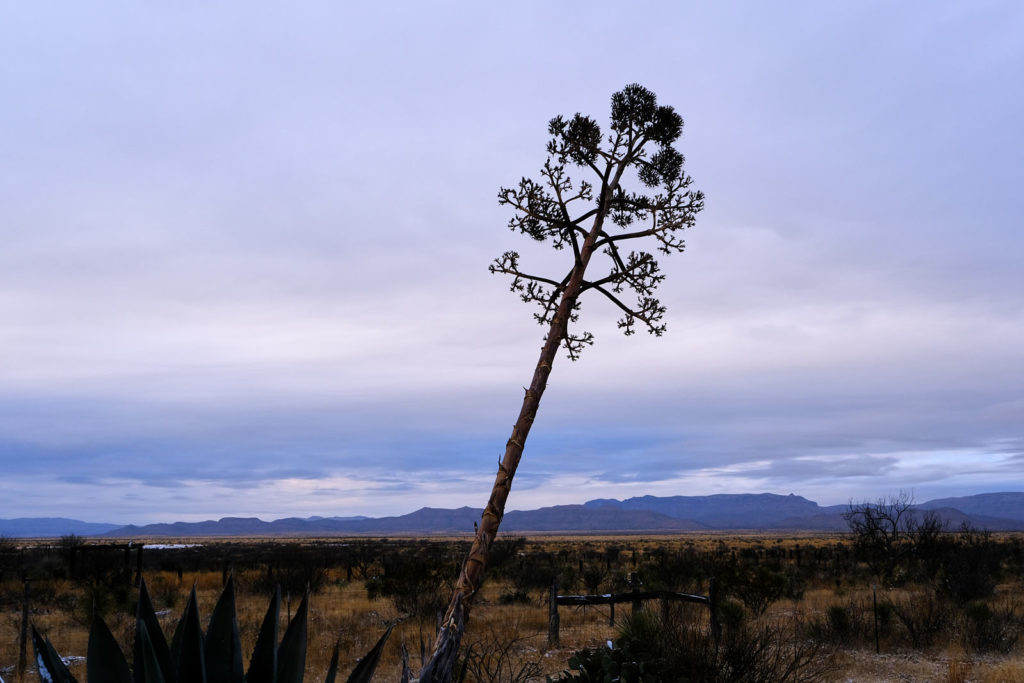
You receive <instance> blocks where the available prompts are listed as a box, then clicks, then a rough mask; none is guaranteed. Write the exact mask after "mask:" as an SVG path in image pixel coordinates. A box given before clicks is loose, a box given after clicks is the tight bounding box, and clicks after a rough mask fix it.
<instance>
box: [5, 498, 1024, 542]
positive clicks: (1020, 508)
mask: <svg viewBox="0 0 1024 683" xmlns="http://www.w3.org/2000/svg"><path fill="white" fill-rule="evenodd" d="M917 507H918V508H921V509H925V510H933V511H935V512H936V513H937V514H938V515H939V517H940V518H941V519H943V520H944V521H945V522H947V523H948V524H949V526H950V527H952V528H956V527H959V526H960V525H961V524H962V523H963V522H968V523H970V524H972V525H973V526H975V527H977V528H984V529H989V530H990V531H1018V530H1024V493H1021V492H1015V493H983V494H979V495H974V496H964V497H961V498H941V499H938V500H930V501H927V502H925V503H920V504H918V505H917ZM846 509H847V506H846V505H830V506H820V505H818V504H817V503H815V502H814V501H811V500H807V499H806V498H803V497H801V496H796V495H793V494H790V495H788V496H780V495H776V494H773V493H758V494H719V495H714V496H668V497H656V496H641V497H639V498H628V499H626V500H615V499H612V498H602V499H597V500H591V501H588V502H586V503H584V504H582V505H556V506H553V507H544V508H540V509H538V510H523V511H521V510H512V511H510V512H508V513H507V514H506V515H505V518H504V520H503V521H502V530H503V531H510V532H520V533H521V532H528V531H534V532H581V533H595V532H639V531H661V532H683V531H719V530H773V531H844V530H846V528H847V526H846V522H845V521H844V520H843V518H842V513H843V512H845V511H846ZM480 513H481V510H480V509H479V508H470V507H462V508H458V509H442V508H421V509H419V510H417V511H415V512H411V513H409V514H407V515H401V516H398V517H379V518H373V517H305V518H300V517H287V518H285V519H277V520H274V521H272V522H264V521H263V520H260V519H257V518H255V517H225V518H223V519H220V520H217V521H213V520H208V521H205V522H174V523H173V524H147V525H145V526H135V525H129V526H119V525H116V524H97V523H89V522H80V521H78V520H73V519H61V518H45V519H41V518H22V519H10V520H3V519H0V536H7V537H11V538H16V537H17V538H25V537H55V536H63V535H67V534H77V535H79V536H98V535H105V536H112V537H121V538H123V537H140V536H148V537H152V536H169V537H195V536H300V535H301V536H330V535H344V534H373V535H382V534H399V533H417V534H453V533H470V532H472V531H473V525H474V523H475V522H476V521H478V520H479V519H480Z"/></svg>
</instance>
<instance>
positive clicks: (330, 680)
mask: <svg viewBox="0 0 1024 683" xmlns="http://www.w3.org/2000/svg"><path fill="white" fill-rule="evenodd" d="M337 676H338V641H334V653H333V654H332V655H331V664H330V666H328V667H327V678H325V679H324V683H334V679H335V678H337Z"/></svg>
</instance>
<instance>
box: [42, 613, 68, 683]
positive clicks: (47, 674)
mask: <svg viewBox="0 0 1024 683" xmlns="http://www.w3.org/2000/svg"><path fill="white" fill-rule="evenodd" d="M32 647H33V648H34V649H35V651H36V666H37V667H38V669H39V680H40V681H42V682H43V683H78V681H76V680H75V677H74V676H72V675H71V672H70V671H68V668H67V667H66V666H64V662H62V661H61V659H60V655H58V654H57V651H56V650H54V649H53V645H52V644H51V643H50V639H49V638H45V639H44V638H43V637H42V636H41V635H39V631H37V630H36V627H35V626H33V627H32Z"/></svg>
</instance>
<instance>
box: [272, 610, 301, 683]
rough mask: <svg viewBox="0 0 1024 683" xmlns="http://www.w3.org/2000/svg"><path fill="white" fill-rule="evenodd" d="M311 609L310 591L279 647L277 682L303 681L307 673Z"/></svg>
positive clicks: (297, 682)
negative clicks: (307, 623) (307, 630)
mask: <svg viewBox="0 0 1024 683" xmlns="http://www.w3.org/2000/svg"><path fill="white" fill-rule="evenodd" d="M308 611H309V592H308V591H307V592H306V594H305V595H304V596H303V597H302V603H301V604H300V605H299V609H298V610H296V612H295V616H294V617H292V621H291V623H290V624H288V628H287V629H285V632H284V638H282V639H281V646H280V647H279V648H278V649H277V683H302V677H303V675H304V674H305V673H306V615H307V613H308Z"/></svg>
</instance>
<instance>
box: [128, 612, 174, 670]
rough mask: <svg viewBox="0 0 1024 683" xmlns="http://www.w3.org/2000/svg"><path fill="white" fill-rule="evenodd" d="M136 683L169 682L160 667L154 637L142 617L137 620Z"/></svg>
mask: <svg viewBox="0 0 1024 683" xmlns="http://www.w3.org/2000/svg"><path fill="white" fill-rule="evenodd" d="M134 680H135V683H168V682H167V679H165V678H164V674H163V671H162V670H161V669H160V661H159V660H158V659H157V657H156V650H155V649H154V647H153V639H152V638H150V637H149V629H147V628H146V622H144V621H143V620H142V619H136V620H135V675H134Z"/></svg>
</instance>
